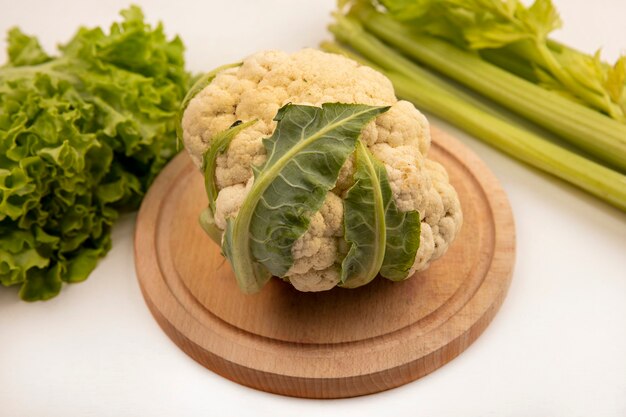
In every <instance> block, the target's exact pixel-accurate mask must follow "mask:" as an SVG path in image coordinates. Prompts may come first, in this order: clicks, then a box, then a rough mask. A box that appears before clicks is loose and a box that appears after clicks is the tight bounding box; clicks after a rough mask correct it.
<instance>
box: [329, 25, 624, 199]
mask: <svg viewBox="0 0 626 417" xmlns="http://www.w3.org/2000/svg"><path fill="white" fill-rule="evenodd" d="M330 30H331V32H332V33H333V34H334V35H335V37H336V38H337V39H338V40H339V41H340V42H343V43H346V44H348V45H349V46H350V47H351V48H353V49H354V50H355V51H357V52H358V53H360V54H361V55H363V56H364V57H365V58H361V57H358V56H356V55H352V57H353V58H357V59H358V60H360V61H361V62H362V63H364V64H366V65H373V66H374V67H377V68H378V69H379V70H381V71H382V72H383V73H385V75H386V76H387V77H389V78H390V79H391V81H392V82H393V84H394V86H395V88H396V91H397V93H398V95H399V96H400V97H402V98H405V99H407V100H410V101H412V102H413V103H414V104H415V105H416V106H418V107H419V108H420V109H423V110H425V111H427V112H430V113H433V114H435V115H437V116H439V117H441V118H443V119H445V120H448V121H450V122H451V123H453V124H455V125H457V126H458V127H460V128H461V129H463V130H465V131H466V132H468V133H470V134H472V135H474V136H476V137H477V138H479V139H481V140H483V141H484V142H486V143H488V144H490V145H492V146H494V147H496V148H498V149H499V150H501V151H503V152H505V153H507V154H509V155H511V156H513V157H515V158H517V159H519V160H521V161H523V162H525V163H527V164H529V165H532V166H534V167H536V168H539V169H541V170H543V171H545V172H547V173H550V174H552V175H554V176H556V177H559V178H561V179H563V180H565V181H568V182H569V183H571V184H573V185H575V186H577V187H579V188H581V189H583V190H585V191H587V192H589V193H591V194H593V195H595V196H596V197H598V198H601V199H602V200H604V201H606V202H608V203H610V204H612V205H614V206H615V207H617V208H619V209H620V210H622V211H626V176H625V175H622V174H620V173H618V172H615V171H613V170H611V169H609V168H606V167H604V166H602V165H600V164H597V163H595V162H592V161H590V160H588V159H586V158H584V157H582V156H580V155H578V154H576V153H574V152H571V151H568V150H566V149H564V148H562V147H559V146H557V145H555V144H553V143H551V142H550V141H548V140H546V139H544V138H542V137H541V136H539V135H538V134H535V133H532V132H529V131H527V130H525V129H524V128H523V127H521V126H520V125H519V124H517V123H515V122H514V121H511V120H505V119H503V118H500V117H498V116H496V115H494V114H493V113H492V112H490V111H488V110H487V109H485V108H481V107H480V106H477V105H475V103H473V102H472V101H471V100H469V99H468V96H467V95H466V94H465V93H463V92H462V91H459V90H458V88H457V87H455V86H454V85H452V84H450V83H449V82H447V81H446V80H444V79H441V78H438V77H437V76H435V75H433V74H430V73H427V72H426V71H424V70H422V69H418V70H415V71H412V70H409V68H411V63H410V61H408V60H406V58H404V57H403V56H402V55H400V54H398V53H397V52H396V51H394V50H393V49H391V48H389V47H387V46H386V45H384V44H383V43H381V42H380V41H378V39H376V38H375V37H374V36H372V35H371V34H369V33H367V32H365V31H364V30H363V29H362V27H361V26H360V25H359V23H358V22H356V21H354V20H352V19H349V18H343V17H341V16H338V18H337V23H336V24H334V25H331V27H330ZM322 47H323V48H324V49H326V50H329V51H331V52H339V53H347V54H348V55H349V56H350V53H349V52H347V50H346V49H345V48H342V47H341V46H339V45H336V44H329V43H325V44H323V45H322ZM415 68H419V67H415V66H414V69H415Z"/></svg>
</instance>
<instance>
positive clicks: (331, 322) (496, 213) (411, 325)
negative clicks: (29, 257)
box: [135, 130, 515, 398]
mask: <svg viewBox="0 0 626 417" xmlns="http://www.w3.org/2000/svg"><path fill="white" fill-rule="evenodd" d="M433 138H434V142H433V147H432V149H431V154H430V156H431V157H432V158H433V159H435V160H437V161H439V162H441V163H442V164H443V165H444V166H445V167H446V169H447V170H448V173H449V175H450V180H451V182H452V183H453V185H454V186H455V188H456V189H457V192H458V193H459V197H460V200H461V205H462V207H463V213H464V225H463V227H462V229H461V232H460V235H459V236H458V237H457V239H456V240H455V242H454V243H453V244H452V245H451V247H450V249H449V250H448V252H447V253H446V254H445V255H444V256H443V257H442V258H441V259H439V260H437V261H435V262H434V263H433V264H432V265H431V267H430V268H429V269H428V270H427V271H425V272H422V273H420V274H417V275H416V276H414V277H412V278H411V279H409V280H407V281H404V282H400V283H393V282H390V281H387V280H384V279H376V280H374V281H373V282H372V283H371V284H369V285H367V286H365V287H362V288H358V289H354V290H345V289H340V288H337V289H334V290H331V291H328V292H323V293H300V292H298V291H296V290H294V289H293V288H292V287H291V286H290V285H288V284H285V283H283V282H281V281H280V280H272V281H271V282H270V283H269V284H268V285H267V286H266V287H265V288H264V289H263V290H262V291H261V292H260V293H258V294H254V295H245V294H243V293H241V292H240V291H239V289H238V288H237V285H236V282H235V278H234V276H233V274H232V271H231V269H230V266H229V264H228V262H226V261H225V260H224V259H223V258H222V256H221V255H220V251H219V247H218V246H217V245H215V244H214V243H213V242H212V241H211V240H210V239H209V238H208V237H207V236H206V235H205V234H204V232H203V231H202V230H201V228H200V227H199V225H198V220H197V218H198V215H199V213H200V211H201V210H202V209H203V208H204V207H205V206H206V204H207V201H206V195H205V193H204V189H203V181H202V175H201V174H200V173H199V172H198V171H197V170H196V168H195V167H194V166H193V164H192V163H191V160H190V159H189V157H188V156H187V155H186V154H185V153H182V154H181V155H178V156H177V157H176V158H175V159H174V160H173V161H172V162H171V163H170V164H169V165H168V166H167V167H166V168H165V170H164V171H163V172H162V173H161V174H160V176H159V177H158V178H157V180H156V181H155V183H154V185H153V186H152V187H151V189H150V191H149V192H148V195H147V196H146V198H145V199H144V202H143V204H142V207H141V210H140V212H139V215H138V218H137V225H136V231H135V260H136V269H137V276H138V279H139V283H140V286H141V289H142V292H143V295H144V298H145V300H146V303H147V305H148V307H149V308H150V311H151V312H152V314H153V315H154V317H155V318H156V320H157V322H158V323H159V325H160V326H161V327H162V328H163V330H164V331H165V332H166V333H167V334H168V335H169V337H170V338H171V339H172V340H173V341H174V342H175V343H176V344H177V345H178V346H180V347H181V349H182V350H183V351H185V352H186V353H187V354H188V355H190V356H191V357H192V358H194V359H195V360H196V361H198V362H199V363H201V364H202V365H204V366H205V367H207V368H209V369H211V370H213V371H214V372H217V373H218V374H220V375H223V376H224V377H226V378H229V379H231V380H233V381H236V382H239V383H241V384H244V385H247V386H250V387H253V388H257V389H261V390H264V391H269V392H273V393H277V394H283V395H290V396H297V397H308V398H341V397H351V396H357V395H364V394H370V393H374V392H379V391H383V390H387V389H390V388H393V387H397V386H399V385H402V384H405V383H407V382H410V381H413V380H415V379H417V378H420V377H421V376H423V375H426V374H428V373H429V372H432V371H433V370H435V369H437V368H439V367H440V366H442V365H443V364H445V363H447V362H448V361H450V360H451V359H453V358H454V357H456V356H457V355H458V354H459V353H461V352H462V351H463V350H464V349H465V348H467V346H469V345H470V344H471V343H472V342H473V341H474V340H475V339H476V338H477V337H478V336H479V335H480V333H481V332H482V331H483V330H484V329H485V327H486V326H487V324H488V323H489V322H490V321H491V319H492V318H493V316H494V315H495V313H496V311H497V310H498V308H499V306H500V304H501V303H502V301H503V299H504V297H505V295H506V292H507V289H508V286H509V283H510V279H511V274H512V270H513V264H514V259H515V230H514V224H513V216H512V213H511V209H510V207H509V204H508V201H507V198H506V196H505V194H504V192H503V190H502V188H501V187H500V185H499V184H498V181H497V180H496V178H495V177H494V176H493V174H492V173H491V172H490V171H489V169H488V168H487V167H486V166H485V165H484V164H483V163H482V162H481V161H480V160H479V159H478V157H477V156H476V155H475V154H473V153H472V152H471V151H470V150H469V149H468V148H466V147H465V146H463V145H462V144H461V143H460V142H458V141H457V140H455V139H453V138H451V137H449V136H447V135H446V134H443V133H442V132H440V131H436V130H434V131H433Z"/></svg>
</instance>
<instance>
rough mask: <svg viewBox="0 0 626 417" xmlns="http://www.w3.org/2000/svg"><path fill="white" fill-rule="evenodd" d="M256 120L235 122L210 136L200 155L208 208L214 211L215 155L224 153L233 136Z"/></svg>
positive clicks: (215, 194)
mask: <svg viewBox="0 0 626 417" xmlns="http://www.w3.org/2000/svg"><path fill="white" fill-rule="evenodd" d="M256 122H257V121H256V120H250V121H249V122H246V123H241V121H237V122H235V123H234V124H233V125H232V126H231V127H229V128H228V129H226V130H224V131H222V132H219V133H218V134H217V135H215V136H214V137H212V138H211V143H210V145H209V148H208V149H207V150H206V152H205V153H204V155H203V157H202V171H203V172H204V188H205V190H206V194H207V197H208V199H209V208H210V209H211V211H212V212H213V213H215V200H216V199H217V194H218V190H217V184H216V181H215V168H216V166H217V157H218V156H219V155H220V154H222V153H224V152H225V151H226V150H227V149H228V147H229V146H230V142H232V140H233V138H234V137H235V136H237V134H239V132H241V131H242V130H244V129H245V128H247V127H250V126H252V125H253V124H255V123H256Z"/></svg>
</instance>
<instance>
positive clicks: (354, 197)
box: [339, 141, 387, 288]
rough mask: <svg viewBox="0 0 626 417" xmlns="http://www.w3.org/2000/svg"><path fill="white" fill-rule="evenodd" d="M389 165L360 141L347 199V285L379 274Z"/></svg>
mask: <svg viewBox="0 0 626 417" xmlns="http://www.w3.org/2000/svg"><path fill="white" fill-rule="evenodd" d="M384 169H385V167H383V166H382V165H381V164H380V163H378V164H377V163H376V162H375V161H374V158H373V157H372V155H371V154H370V153H369V151H368V150H367V149H366V148H365V146H364V145H363V143H362V142H360V141H359V143H358V144H357V147H356V153H355V171H354V180H355V183H354V185H353V186H352V187H351V188H350V189H349V190H348V193H347V194H346V198H345V199H344V200H343V204H344V209H343V215H344V230H345V232H344V236H345V239H346V241H347V242H348V244H349V245H350V249H349V250H348V254H347V255H346V257H345V258H344V260H343V262H342V264H341V281H340V284H339V285H341V286H342V287H344V288H356V287H360V286H362V285H365V284H367V283H368V282H370V281H371V280H373V279H374V278H376V275H378V271H380V267H381V266H382V264H383V259H384V258H385V242H386V240H387V231H386V228H385V203H384V201H383V195H382V190H381V186H380V178H381V177H386V174H385V173H384V172H383V171H384Z"/></svg>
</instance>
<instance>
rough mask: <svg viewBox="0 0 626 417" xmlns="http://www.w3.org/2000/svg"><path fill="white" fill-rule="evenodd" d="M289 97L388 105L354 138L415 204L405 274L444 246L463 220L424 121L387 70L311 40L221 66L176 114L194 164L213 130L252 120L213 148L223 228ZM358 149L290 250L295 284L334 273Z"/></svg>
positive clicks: (405, 202)
mask: <svg viewBox="0 0 626 417" xmlns="http://www.w3.org/2000/svg"><path fill="white" fill-rule="evenodd" d="M287 103H293V104H306V105H313V106H321V105H322V104H324V103H360V104H366V105H372V106H390V108H389V110H388V111H386V112H385V113H383V114H381V115H380V116H378V117H377V118H376V119H374V120H373V121H371V122H370V123H369V124H367V125H366V126H365V128H364V129H363V131H362V133H361V137H360V140H361V141H362V143H363V144H365V145H366V146H367V148H368V149H369V151H370V152H371V153H372V154H373V155H374V156H375V157H376V158H377V160H378V161H380V162H381V163H382V164H384V167H385V169H386V172H387V177H388V180H389V185H390V188H391V192H392V197H393V200H394V201H395V203H396V205H397V208H398V210H400V211H401V212H409V211H418V212H419V219H420V221H421V229H420V244H419V248H418V250H417V253H416V256H415V261H414V263H413V266H412V267H411V269H410V271H409V274H408V276H409V277H410V276H411V275H413V274H414V273H415V272H417V271H422V270H424V269H426V268H427V267H428V265H429V263H430V262H431V261H433V260H435V259H437V258H439V257H440V256H441V255H443V254H444V253H445V252H446V250H447V248H448V246H449V245H450V243H451V242H452V241H453V240H454V238H455V236H456V235H457V233H458V231H459V228H460V227H461V223H462V217H463V216H462V212H461V207H460V203H459V199H458V196H457V194H456V191H455V190H454V188H453V187H452V186H451V185H450V183H449V181H448V175H447V173H446V171H445V169H444V168H443V167H442V166H441V165H440V164H438V163H436V162H434V161H432V160H429V159H427V155H428V151H429V148H430V140H431V139H430V128H429V124H428V121H427V120H426V118H425V117H424V115H422V113H420V112H419V111H418V110H417V109H416V108H415V107H414V106H413V104H411V103H409V102H407V101H402V100H400V101H399V100H397V99H396V96H395V93H394V89H393V86H392V84H391V82H390V81H389V79H387V78H386V77H385V76H384V75H382V74H380V73H379V72H377V71H375V70H373V69H371V68H369V67H366V66H362V65H360V64H358V63H356V62H354V61H352V60H350V59H348V58H345V57H343V56H340V55H335V54H329V53H325V52H321V51H318V50H314V49H304V50H301V51H298V52H295V53H293V54H288V53H285V52H280V51H264V52H259V53H256V54H254V55H252V56H250V57H248V58H247V59H245V60H244V61H243V62H242V64H241V65H240V66H237V67H233V68H229V69H225V70H223V71H221V72H219V73H218V74H217V75H216V76H215V78H214V79H213V80H212V82H210V84H208V85H207V86H206V87H205V88H204V89H202V90H201V91H200V92H199V93H197V94H196V96H195V97H194V98H193V99H191V100H190V101H189V103H188V106H187V108H186V109H185V111H184V114H183V117H182V132H183V141H184V144H185V147H186V149H187V151H188V152H189V154H190V155H191V158H192V159H193V161H194V163H195V164H196V165H197V166H198V167H199V168H200V167H201V166H202V158H203V155H204V153H205V152H206V150H207V149H208V147H209V146H210V144H211V141H212V139H213V138H214V137H215V136H216V135H217V134H219V133H220V132H223V131H224V130H226V129H228V128H229V127H230V126H231V125H233V123H235V122H236V121H244V122H245V121H250V120H257V122H256V123H254V124H252V125H251V126H250V127H247V128H246V129H244V130H242V131H240V132H238V133H237V134H236V136H234V138H233V139H232V141H231V142H230V144H229V146H228V148H227V149H226V150H225V151H224V152H223V153H221V154H220V155H218V156H217V160H216V167H215V180H216V185H217V189H218V191H219V192H218V195H217V198H216V200H215V212H214V219H213V220H214V222H215V225H216V226H217V227H218V228H219V229H220V230H224V229H225V228H226V222H227V219H229V218H234V217H236V216H237V214H238V212H239V210H240V208H241V206H242V204H243V202H244V200H245V199H246V196H247V195H248V193H249V191H250V189H251V187H252V184H253V182H254V176H253V172H252V167H253V166H258V165H260V164H263V162H265V160H266V150H265V148H264V146H263V142H262V139H263V138H267V137H268V136H270V135H272V133H273V132H274V130H275V129H276V124H277V122H276V121H274V118H275V116H276V114H277V112H278V110H279V109H280V108H281V107H282V106H284V105H285V104H287ZM353 177H354V157H350V158H349V159H348V160H347V161H346V162H345V164H344V165H343V166H342V168H341V170H340V172H339V176H338V179H337V182H336V184H335V186H334V188H333V189H331V190H330V191H329V192H328V193H327V195H326V198H325V200H324V203H323V204H322V206H321V208H320V209H319V211H317V212H316V213H315V214H313V215H312V217H311V219H310V226H309V228H308V230H307V231H306V232H305V233H304V234H303V235H302V236H301V237H300V238H298V239H297V241H296V242H295V244H294V245H293V247H292V248H291V253H292V256H293V259H294V262H293V265H292V266H291V268H290V269H289V271H288V272H287V273H286V274H285V276H284V277H283V279H285V280H287V281H289V282H290V283H291V284H292V285H293V286H294V287H295V288H296V289H298V290H300V291H323V290H328V289H331V288H333V287H334V286H336V285H337V284H339V283H340V277H341V262H342V259H343V258H344V257H345V256H346V253H347V251H348V245H347V242H346V240H345V239H344V204H343V199H344V198H345V196H346V193H347V191H348V190H349V189H350V187H351V186H352V185H353V183H354V179H353Z"/></svg>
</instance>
